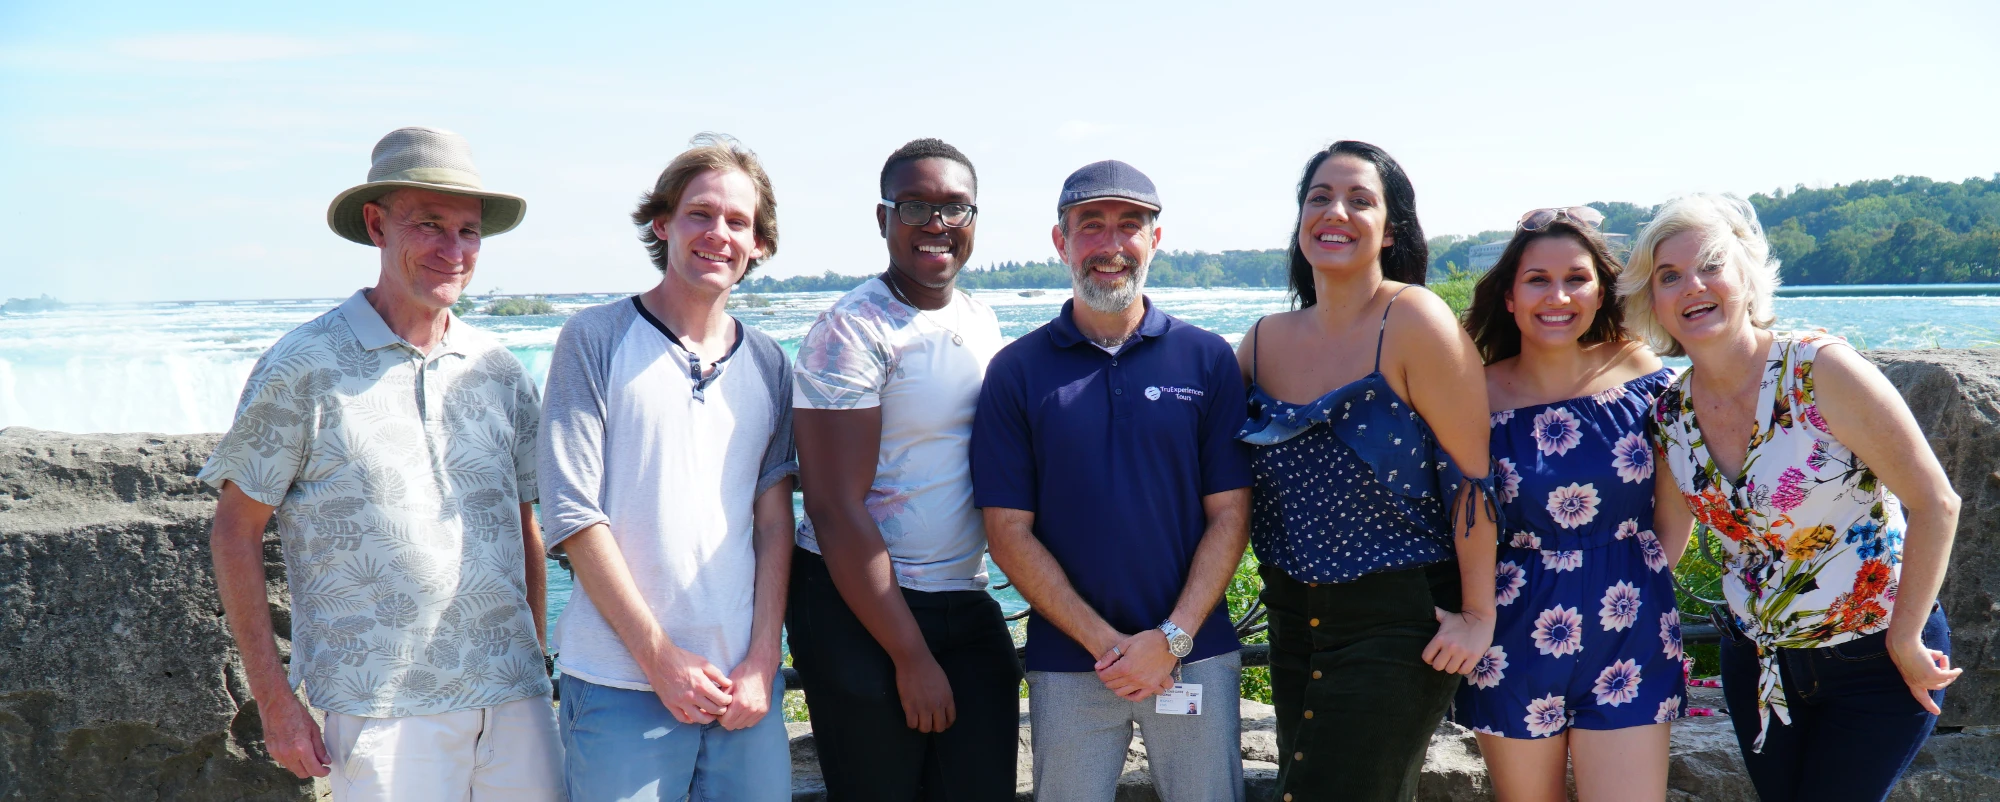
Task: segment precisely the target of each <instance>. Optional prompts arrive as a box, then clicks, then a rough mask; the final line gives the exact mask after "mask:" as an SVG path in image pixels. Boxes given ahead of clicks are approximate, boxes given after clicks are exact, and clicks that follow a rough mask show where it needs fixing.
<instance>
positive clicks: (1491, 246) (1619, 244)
mask: <svg viewBox="0 0 2000 802" xmlns="http://www.w3.org/2000/svg"><path fill="white" fill-rule="evenodd" d="M1604 244H1605V245H1608V246H1610V247H1611V253H1612V255H1614V256H1617V257H1618V258H1620V259H1624V258H1625V254H1627V253H1630V252H1631V251H1632V235H1630V234H1606V235H1604ZM1506 250H1507V240H1504V239H1503V240H1500V241H1499V242H1489V243H1486V244H1484V245H1474V246H1472V248H1471V249H1470V250H1468V251H1466V257H1465V258H1466V261H1468V262H1471V264H1470V265H1468V266H1467V268H1466V269H1468V270H1470V271H1472V272H1474V273H1484V272H1486V269H1487V268H1489V267H1492V266H1493V263H1495V262H1498V261H1500V254H1501V253H1502V252H1503V251H1506Z"/></svg>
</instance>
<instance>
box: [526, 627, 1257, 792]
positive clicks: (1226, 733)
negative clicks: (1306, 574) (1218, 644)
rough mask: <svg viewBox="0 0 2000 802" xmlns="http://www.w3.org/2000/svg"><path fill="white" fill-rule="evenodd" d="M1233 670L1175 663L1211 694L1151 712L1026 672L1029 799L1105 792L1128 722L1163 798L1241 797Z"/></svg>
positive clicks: (1086, 677)
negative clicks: (1190, 707)
mask: <svg viewBox="0 0 2000 802" xmlns="http://www.w3.org/2000/svg"><path fill="white" fill-rule="evenodd" d="M1242 679H1243V658H1242V656H1241V655H1240V654H1238V653H1237V652H1229V653H1227V654H1220V655H1216V656H1214V657H1210V658H1208V659H1206V660H1202V661H1199V662H1194V663H1188V664H1186V665H1183V666H1181V681H1182V682H1187V683H1193V684H1198V685H1200V686H1202V695H1203V696H1204V697H1206V698H1207V699H1208V700H1210V701H1212V702H1213V703H1214V704H1213V706H1210V707H1207V709H1204V710H1203V711H1202V713H1201V715H1199V716H1173V715H1163V714H1160V713H1156V712H1153V704H1154V703H1153V700H1152V699H1151V698H1148V699H1146V700H1145V701H1142V702H1127V701H1125V700H1124V699H1120V698H1118V695H1117V694H1115V693H1112V692H1111V689H1110V688H1106V687H1104V681H1103V680H1100V679H1098V678H1097V675H1096V674H1094V673H1092V672H1089V671H1080V672H1068V671H1030V672H1028V721H1029V723H1030V724H1031V725H1032V730H1031V731H1032V732H1033V735H1032V736H1031V737H1032V738H1033V740H1034V748H1035V799H1037V800H1048V801H1049V802H1068V800H1100V799H1102V800H1108V799H1111V798H1112V797H1114V796H1115V795H1116V794H1117V790H1118V776H1119V774H1120V773H1121V772H1123V771H1124V770H1125V751H1126V749H1127V747H1129V746H1130V745H1131V743H1132V725H1134V724H1137V725H1138V726H1139V735H1140V737H1142V738H1144V739H1145V741H1146V765H1147V768H1148V769H1150V770H1151V773H1152V775H1153V789H1154V790H1155V791H1157V792H1158V793H1159V795H1160V799H1162V800H1164V802H1230V800H1234V802H1243V746H1242V741H1241V738H1242V732H1241V730H1240V719H1241V717H1242V716H1241V713H1240V711H1239V710H1238V708H1237V694H1238V693H1239V692H1240V685H1241V682H1242ZM564 693H568V689H567V688H565V689H564ZM572 798H574V797H572Z"/></svg>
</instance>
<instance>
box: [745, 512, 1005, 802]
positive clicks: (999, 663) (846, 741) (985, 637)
mask: <svg viewBox="0 0 2000 802" xmlns="http://www.w3.org/2000/svg"><path fill="white" fill-rule="evenodd" d="M903 600H904V601H905V602H907V603H908V604H909V605H910V613H911V614H912V615H914V616H915V617H916V619H917V627H918V629H920V630H922V632H923V634H924V642H925V643H926V644H927V645H928V646H930V650H931V656H933V657H935V658H937V661H938V665H939V666H940V667H941V668H943V669H944V674H945V678H946V679H948V680H949V681H950V682H951V695H952V703H953V705H954V706H955V707H956V708H957V710H958V720H957V721H956V722H955V723H954V724H952V726H951V727H950V728H948V729H946V730H945V731H944V732H940V733H929V734H926V733H920V732H917V731H916V730H913V729H910V727H909V726H908V725H907V723H906V719H905V718H904V717H903V703H902V699H901V698H900V697H899V696H898V695H897V693H896V664H895V662H894V661H892V660H890V659H889V653H888V652H886V651H884V650H883V649H882V646H881V644H879V643H876V642H875V638H874V636H872V635H870V634H868V629H867V628H866V627H863V626H862V625H861V620H860V619H859V618H856V617H855V616H854V612H853V610H851V609H849V608H848V606H847V602H846V601H845V600H843V599H841V597H840V591H839V590H837V589H835V588H834V586H833V576H832V575H831V574H829V573H827V569H826V562H825V561H824V560H822V559H821V558H820V556H819V555H817V554H814V553H812V552H810V551H806V550H805V549H794V550H793V553H792V580H791V603H790V604H789V605H787V608H786V609H787V612H786V614H785V625H786V628H787V631H786V637H787V638H788V642H789V643H790V645H791V651H792V665H793V667H795V668H797V669H798V670H799V680H800V682H801V683H802V684H803V685H804V686H805V693H806V704H807V705H808V706H809V707H810V708H811V715H812V726H813V743H814V744H815V745H816V746H817V747H818V748H819V763H820V770H821V772H822V773H823V774H824V776H825V778H826V796H827V800H828V802H905V801H906V800H907V801H908V802H917V801H919V800H921V801H922V802H933V801H936V802H945V801H946V800H950V801H951V802H961V801H964V802H975V801H978V802H983V800H996V802H997V801H999V800H1007V801H1008V802H1011V800H1013V799H1014V766H1015V762H1016V754H1017V750H1018V748H1019V727H1020V701H1019V700H1020V684H1021V664H1020V663H1019V662H1017V661H1016V660H1015V658H1014V639H1013V637H1012V636H1011V635H1010V634H1008V632H1007V622H1006V620H1005V619H1004V618H1002V616H1001V613H1000V603H999V602H996V601H994V600H993V597H992V596H990V595H987V593H986V592H984V591H978V590H966V591H946V592H941V593H922V592H918V591H914V590H910V589H908V588H904V589H903Z"/></svg>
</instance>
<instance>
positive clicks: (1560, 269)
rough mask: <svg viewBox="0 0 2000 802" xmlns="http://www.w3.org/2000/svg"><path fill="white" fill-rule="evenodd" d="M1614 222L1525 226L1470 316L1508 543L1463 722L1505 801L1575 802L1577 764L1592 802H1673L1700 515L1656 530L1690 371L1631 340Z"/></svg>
mask: <svg viewBox="0 0 2000 802" xmlns="http://www.w3.org/2000/svg"><path fill="white" fill-rule="evenodd" d="M1603 220H1604V216H1603V215H1602V214H1601V213H1599V212H1598V211H1597V210H1596V209H1592V208H1590V207H1587V206H1576V207H1571V208H1568V209H1536V210H1534V211H1531V212H1528V213H1527V214H1525V215H1523V216H1522V217H1521V221H1520V224H1519V226H1518V227H1517V228H1516V229H1515V232H1514V238H1513V240H1511V241H1509V242H1508V243H1507V249H1506V250H1505V251H1504V252H1502V253H1501V255H1500V261H1499V262H1497V263H1495V264H1494V265H1493V269H1492V270H1490V271H1488V272H1487V273H1486V275H1485V276H1483V277H1482V278H1480V280H1479V284H1478V285H1477V287H1475V288H1474V290H1473V294H1472V305H1471V308H1470V309H1468V310H1467V312H1466V328H1468V329H1470V330H1471V333H1472V339H1473V342H1474V343H1475V344H1477V345H1478V346H1479V355H1480V357H1481V358H1482V359H1484V360H1485V361H1486V398H1487V403H1488V404H1489V405H1490V406H1491V407H1492V410H1493V417H1492V427H1493V429H1492V451H1493V458H1494V464H1495V466H1496V467H1497V468H1498V476H1499V479H1498V483H1499V488H1500V519H1501V521H1502V522H1503V526H1505V530H1504V532H1505V534H1504V535H1503V542H1502V544H1501V547H1500V558H1499V564H1498V566H1497V567H1496V568H1495V570H1494V579H1495V585H1496V592H1495V603H1496V604H1497V606H1498V610H1499V619H1498V621H1497V623H1496V625H1495V629H1494V634H1493V646H1492V648H1490V649H1488V650H1487V652H1486V655H1485V656H1484V657H1482V658H1480V660H1479V665H1478V666H1477V667H1476V668H1474V669H1473V672H1472V675H1471V676H1470V677H1467V678H1466V680H1465V683H1464V684H1463V685H1462V686H1461V687H1460V688H1459V690H1458V699H1457V704H1456V705H1455V706H1454V708H1453V713H1452V718H1453V719H1454V720H1456V721H1457V722H1458V723H1460V724H1462V725H1465V726H1467V727H1471V728H1472V729H1473V730H1475V731H1477V732H1478V733H1479V749H1480V752H1481V753H1482V754H1484V755H1485V757H1486V768H1487V771H1488V772H1489V773H1490V776H1491V777H1492V778H1493V789H1494V795H1495V797H1496V798H1498V799H1499V800H1501V802H1517V801H1525V800H1562V799H1564V798H1566V796H1567V792H1566V790H1565V788H1564V775H1565V769H1566V768H1567V767H1569V766H1571V765H1573V766H1574V767H1575V772H1576V790H1577V796H1578V798H1580V799H1582V800H1583V801H1584V802H1600V801H1601V800H1613V799H1631V800H1659V799H1664V798H1665V797H1666V794H1667V740H1668V727H1669V725H1668V723H1667V722H1669V721H1672V720H1674V719H1676V718H1679V717H1680V716H1681V713H1682V711H1683V710H1684V709H1685V702H1683V700H1682V697H1683V695H1684V694H1683V689H1684V688H1685V687H1686V674H1685V668H1684V667H1683V663H1682V660H1683V654H1682V651H1681V635H1680V613H1679V611H1678V610H1676V609H1675V606H1674V584H1673V574H1672V573H1671V571H1670V569H1671V568H1672V566H1673V563H1674V562H1675V561H1676V559H1677V558H1678V557H1679V556H1680V553H1681V550H1682V549H1683V548H1684V547H1685V546H1686V545H1687V536H1688V528H1689V518H1688V516H1687V515H1686V514H1685V513H1683V514H1681V515H1679V516H1674V515H1671V514H1669V515H1662V516H1661V523H1660V525H1658V526H1656V525H1655V523H1654V518H1653V510H1654V500H1655V498H1656V497H1660V496H1661V495H1662V494H1664V497H1665V499H1666V503H1668V504H1671V505H1674V506H1678V505H1679V502H1678V501H1677V496H1676V495H1675V490H1674V488H1673V482H1672V480H1671V479H1670V478H1666V477H1664V476H1661V475H1658V474H1657V472H1656V471H1654V469H1653V448H1652V445H1651V444H1650V443H1649V442H1648V441H1647V428H1646V422H1647V417H1648V415H1649V413H1650V412H1651V410H1652V408H1653V400H1654V399H1655V398H1656V397H1658V395H1659V393H1660V391H1661V389H1663V388H1664V387H1665V386H1666V384H1667V382H1669V381H1670V380H1671V379H1672V377H1673V374H1672V373H1671V372H1670V371H1668V370H1666V369H1665V368H1663V367H1661V365H1660V359H1659V357H1657V356H1655V355H1654V354H1653V351H1652V349H1650V348H1647V347H1646V346H1645V345H1644V344H1642V343H1639V342H1637V341H1634V340H1632V339H1631V338H1629V337H1627V336H1626V334H1625V330H1624V326H1623V320H1622V315H1621V314H1620V310H1619V307H1618V305H1617V304H1616V303H1614V302H1613V301H1614V298H1615V296H1614V292H1615V288H1616V286H1617V281H1618V270H1619V264H1618V262H1617V261H1616V260H1615V259H1614V258H1613V257H1612V256H1611V254H1610V253H1609V252H1608V251H1607V250H1606V249H1605V246H1604V239H1603V237H1602V236H1601V235H1600V234H1599V233H1598V231H1597V226H1598V224H1600V223H1602V222H1603ZM1669 512H1670V513H1671V510H1669Z"/></svg>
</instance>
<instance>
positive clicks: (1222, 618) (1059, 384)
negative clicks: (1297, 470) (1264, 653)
mask: <svg viewBox="0 0 2000 802" xmlns="http://www.w3.org/2000/svg"><path fill="white" fill-rule="evenodd" d="M1073 303H1075V302H1074V301H1071V302H1069V303H1065V304H1063V308H1062V313H1061V314H1060V315H1057V316H1056V319H1055V320H1052V321H1050V322H1049V323H1048V324H1047V325H1044V326H1042V327H1041V328H1038V329H1035V330H1034V331H1032V332H1029V333H1028V334H1027V336H1024V337H1022V338H1021V339H1018V340H1015V341H1014V342H1012V343H1009V344H1008V345H1007V347H1005V348H1002V349H1000V353H999V354H997V355H995V356H994V357H993V362H992V364H990V365H988V366H987V368H986V382H985V385H984V386H983V387H982V388H981V390H980V393H979V411H978V414H977V415H975V416H974V417H973V423H972V487H973V491H972V492H973V503H974V504H976V505H978V506H980V507H1004V508H1008V509H1017V510H1026V511H1028V512H1032V513H1034V514H1035V526H1034V532H1035V537H1036V538H1038V539H1040V540H1041V542H1042V545H1043V546H1045V547H1047V548H1048V550H1049V553H1050V554H1052V555H1054V556H1055V559H1056V562H1057V563H1059V564H1061V565H1062V568H1063V572H1064V573H1065V574H1067V575H1068V577H1069V583H1070V585H1071V586H1072V587H1074V588H1075V589H1076V592H1077V594H1078V595H1080V596H1082V597H1083V600H1084V601H1085V602H1087V603H1089V605H1090V606H1091V608H1093V609H1095V610H1096V611H1097V613H1098V615H1100V616H1103V617H1104V620H1105V621H1106V622H1107V623H1109V624H1110V625H1111V626H1112V627H1113V628H1115V629H1117V630H1118V631H1120V632H1125V633H1135V632H1142V631H1145V630H1147V629H1150V628H1152V627H1156V626H1158V625H1159V624H1160V622H1162V621H1165V620H1167V616H1168V615H1171V614H1172V613H1173V611H1174V603H1175V602H1177V601H1179V600H1180V595H1181V588H1182V587H1183V586H1184V585H1186V584H1187V579H1188V571H1189V569H1190V568H1191V567H1192V566H1193V564H1194V554H1195V549H1196V548H1197V547H1199V546H1200V545H1201V536H1202V532H1203V530H1204V529H1205V528H1206V527H1207V523H1208V518H1207V515H1206V514H1205V513H1204V512H1203V511H1202V505H1201V501H1202V497H1203V496H1206V495H1209V494H1211V493H1221V492H1224V491H1228V490H1235V489H1237V488H1241V487H1249V486H1250V481H1251V479H1250V458H1249V450H1248V447H1247V446H1244V445H1243V444H1242V443H1241V442H1238V441H1237V440H1236V437H1235V435H1236V430H1237V428H1238V427H1240V426H1242V425H1243V420H1244V414H1245V413H1244V388H1243V374H1242V372H1241V371H1240V370H1239V369H1238V368H1237V366H1236V356H1235V354H1233V353H1232V352H1231V351H1230V348H1229V343H1227V342H1224V341H1223V339H1222V338H1221V337H1218V336H1216V335H1215V334H1213V333H1211V332H1208V331H1205V330H1203V329H1201V328H1198V327H1196V326H1193V325H1190V324H1188V323H1185V322H1183V321H1181V320H1178V319H1176V318H1174V317H1173V316H1171V315H1168V314H1167V313H1165V312H1161V311H1160V310H1159V309H1158V308H1157V307H1155V306H1153V304H1152V302H1151V301H1150V300H1148V301H1146V317H1145V319H1144V320H1143V321H1142V322H1141V323H1140V324H1139V330H1138V332H1137V333H1136V334H1135V335H1134V336H1133V338H1132V339H1131V340H1129V341H1127V342H1126V344H1125V346H1124V348H1122V349H1121V350H1120V351H1119V352H1118V354H1117V355H1115V356H1114V355H1112V354H1108V353H1105V351H1104V350H1103V349H1101V348H1098V347H1097V346H1096V345H1095V344H1093V343H1091V342H1090V340H1089V339H1087V338H1085V337H1084V336H1083V333H1082V332H1080V331H1078V330H1077V328H1076V323H1075V321H1074V320H1073V319H1072V318H1071V305H1072V304H1073ZM1237 647H1238V643H1237V640H1236V632H1235V629H1234V628H1233V627H1232V626H1231V624H1230V620H1229V611H1228V605H1226V604H1217V605H1216V609H1215V610H1214V611H1213V612H1212V613H1211V614H1210V615H1209V616H1208V619H1207V620H1206V621H1203V622H1202V625H1201V629H1199V630H1197V631H1196V632H1195V636H1194V651H1193V652H1191V653H1189V655H1188V657H1187V660H1188V661H1190V662H1192V661H1195V660H1200V659H1203V658H1207V657H1213V656H1215V655H1218V654H1223V653H1225V652H1230V651H1234V650H1235V649H1236V648H1237ZM1096 663H1097V658H1096V656H1094V655H1092V654H1090V653H1089V651H1088V650H1086V649H1084V648H1083V646H1082V645H1081V644H1078V643H1077V642H1076V641H1074V640H1072V639H1070V637H1069V636H1068V635H1067V634H1064V633H1063V631H1062V630H1060V629H1057V628H1056V626H1055V625H1054V624H1052V623H1049V621H1048V620H1047V619H1044V618H1043V617H1042V616H1041V615H1040V614H1039V613H1037V614H1034V615H1031V616H1029V618H1028V670H1030V671H1090V670H1092V668H1093V667H1094V666H1095V665H1096Z"/></svg>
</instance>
